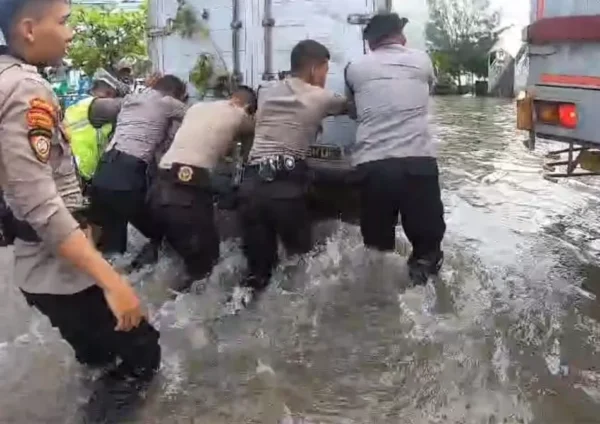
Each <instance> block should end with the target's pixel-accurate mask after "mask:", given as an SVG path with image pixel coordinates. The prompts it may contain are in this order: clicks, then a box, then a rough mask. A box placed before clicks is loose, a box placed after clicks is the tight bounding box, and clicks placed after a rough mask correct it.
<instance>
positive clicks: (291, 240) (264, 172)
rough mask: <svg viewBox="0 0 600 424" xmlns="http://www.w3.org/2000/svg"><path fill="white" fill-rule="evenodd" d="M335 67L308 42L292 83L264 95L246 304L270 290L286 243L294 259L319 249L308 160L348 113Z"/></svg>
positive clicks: (253, 170) (255, 155)
mask: <svg viewBox="0 0 600 424" xmlns="http://www.w3.org/2000/svg"><path fill="white" fill-rule="evenodd" d="M329 59H330V55H329V51H328V50H327V48H326V47H325V46H323V45H322V44H320V43H318V42H317V41H314V40H304V41H301V42H299V43H298V44H297V45H296V46H295V47H294V48H293V50H292V53H291V77H290V78H287V79H284V80H282V81H278V82H276V83H275V84H273V85H272V86H270V87H265V88H261V89H260V91H259V96H258V111H257V113H256V127H255V136H254V143H253V145H252V148H251V150H250V154H249V165H248V166H247V168H246V170H245V175H244V181H243V183H242V186H241V187H240V217H241V222H240V224H241V227H242V237H243V250H244V254H245V256H246V258H247V260H248V268H249V269H248V275H247V277H246V278H245V279H244V280H243V282H242V286H243V287H247V288H249V289H250V290H249V293H246V295H244V297H247V295H250V296H251V293H252V292H253V291H256V290H262V289H264V288H265V287H266V286H267V284H268V282H269V279H270V277H271V272H272V269H273V268H274V266H275V265H276V263H277V243H278V240H277V239H278V237H279V238H281V241H282V242H283V244H284V246H285V248H286V250H287V251H288V253H290V254H302V253H306V252H308V251H309V250H310V249H311V248H312V240H311V221H310V217H309V212H308V209H307V205H306V198H305V194H306V189H307V185H308V183H309V176H308V168H307V164H306V162H305V160H306V157H307V155H308V152H309V146H310V144H311V143H313V142H314V140H315V138H316V136H317V132H318V129H319V127H320V125H321V121H322V120H323V118H325V117H326V116H328V115H338V114H343V113H346V111H347V100H346V98H345V97H343V96H340V95H336V94H335V93H333V92H331V91H329V90H326V89H324V86H325V80H326V78H327V72H328V70H329ZM242 301H243V299H242Z"/></svg>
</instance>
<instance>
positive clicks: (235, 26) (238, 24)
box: [231, 20, 242, 30]
mask: <svg viewBox="0 0 600 424" xmlns="http://www.w3.org/2000/svg"><path fill="white" fill-rule="evenodd" d="M241 28H242V21H240V20H237V21H233V22H231V29H233V30H238V29H241Z"/></svg>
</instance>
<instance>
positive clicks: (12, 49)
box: [0, 0, 160, 377]
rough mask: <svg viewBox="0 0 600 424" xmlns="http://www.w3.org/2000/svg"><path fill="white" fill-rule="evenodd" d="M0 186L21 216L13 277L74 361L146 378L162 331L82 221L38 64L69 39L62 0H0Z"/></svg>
mask: <svg viewBox="0 0 600 424" xmlns="http://www.w3.org/2000/svg"><path fill="white" fill-rule="evenodd" d="M0 8H1V10H2V15H1V16H0V29H1V30H2V32H3V33H4V35H5V38H6V42H7V44H8V46H3V47H2V51H1V55H0V117H1V118H0V119H1V121H0V186H1V187H2V189H4V194H5V196H6V200H7V202H8V204H9V205H10V207H11V209H12V211H13V213H14V214H15V217H16V218H17V219H18V220H19V222H20V223H21V226H20V227H19V232H18V233H17V234H16V237H17V238H16V240H15V248H14V257H15V258H14V273H13V278H14V281H15V283H16V284H17V285H18V287H19V288H20V289H21V291H22V293H23V294H24V296H25V298H26V300H27V302H28V303H29V305H31V306H34V307H36V308H37V309H38V310H40V311H41V312H42V313H43V314H44V315H46V316H47V317H48V318H49V319H50V322H51V323H52V325H53V326H54V327H57V328H58V329H59V330H60V333H61V335H62V336H63V337H64V339H65V340H66V341H67V342H68V343H69V344H70V345H71V347H72V348H73V349H74V351H75V356H76V358H77V359H78V361H79V362H81V363H83V364H87V365H90V366H105V365H108V364H111V363H114V362H115V360H116V359H117V358H120V359H121V361H122V363H121V366H120V368H119V369H120V370H121V371H122V372H125V373H128V374H131V375H133V376H138V377H142V376H143V377H149V376H151V375H152V374H153V373H154V372H155V371H156V369H157V368H158V366H159V362H160V346H159V344H158V332H157V331H156V330H155V329H154V328H153V327H152V326H151V325H150V324H149V323H148V322H147V321H146V320H145V319H144V318H143V315H142V312H141V307H140V301H139V299H138V297H137V296H136V294H135V292H134V291H133V289H132V287H131V286H130V285H129V283H128V282H127V281H126V280H125V279H123V277H121V276H120V275H119V274H118V273H117V272H116V271H115V270H114V269H113V268H112V267H111V266H110V265H109V264H108V263H107V262H106V261H105V260H104V259H103V258H102V256H101V255H100V254H99V253H98V252H97V251H96V249H94V247H93V246H92V244H91V243H90V241H89V240H88V238H87V237H86V236H85V235H84V232H83V231H82V228H85V226H86V223H85V222H84V221H83V220H82V219H81V211H82V203H83V196H82V192H81V187H80V185H79V182H78V177H77V171H76V169H75V166H74V161H73V156H72V154H71V148H70V146H69V141H68V138H67V137H65V132H64V129H63V127H62V125H61V122H60V116H61V112H60V109H59V104H58V99H57V98H56V96H55V95H54V93H53V92H52V88H51V87H50V85H49V84H48V83H47V82H46V81H45V80H44V79H43V78H42V77H41V76H40V75H39V74H38V73H37V69H36V66H44V65H54V64H56V63H59V62H60V60H61V58H62V57H63V56H64V55H65V52H66V48H67V46H68V44H69V42H70V40H71V38H72V31H71V29H70V28H69V27H68V26H67V20H68V17H69V13H70V8H69V3H68V2H67V1H65V0H43V1H42V0H1V1H0Z"/></svg>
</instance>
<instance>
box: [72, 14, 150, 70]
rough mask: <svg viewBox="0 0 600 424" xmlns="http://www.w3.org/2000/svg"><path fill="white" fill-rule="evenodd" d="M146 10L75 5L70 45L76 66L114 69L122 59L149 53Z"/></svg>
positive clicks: (142, 57)
mask: <svg viewBox="0 0 600 424" xmlns="http://www.w3.org/2000/svg"><path fill="white" fill-rule="evenodd" d="M146 11H147V6H146V5H144V7H143V8H142V9H141V10H139V11H128V12H124V11H120V10H110V9H104V8H98V7H85V6H80V7H74V8H73V13H72V15H71V26H72V27H73V29H74V30H75V38H74V40H73V43H72V45H71V48H70V49H69V59H71V60H72V61H73V66H75V67H76V68H79V69H81V70H83V72H84V73H85V74H86V75H93V74H94V72H95V71H96V69H97V68H106V69H111V68H112V67H113V66H114V65H115V64H116V63H117V62H118V61H119V60H120V59H122V58H124V57H130V58H134V59H136V60H137V59H141V60H143V59H144V58H145V57H146V24H147V22H146V20H147V19H146V16H147V14H146Z"/></svg>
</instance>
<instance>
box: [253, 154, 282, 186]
mask: <svg viewBox="0 0 600 424" xmlns="http://www.w3.org/2000/svg"><path fill="white" fill-rule="evenodd" d="M276 175H277V164H276V163H275V161H274V160H273V158H266V159H264V160H262V161H260V163H259V164H258V176H259V177H260V178H261V179H262V180H263V181H266V182H269V183H270V182H271V181H274V180H275V176H276Z"/></svg>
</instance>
